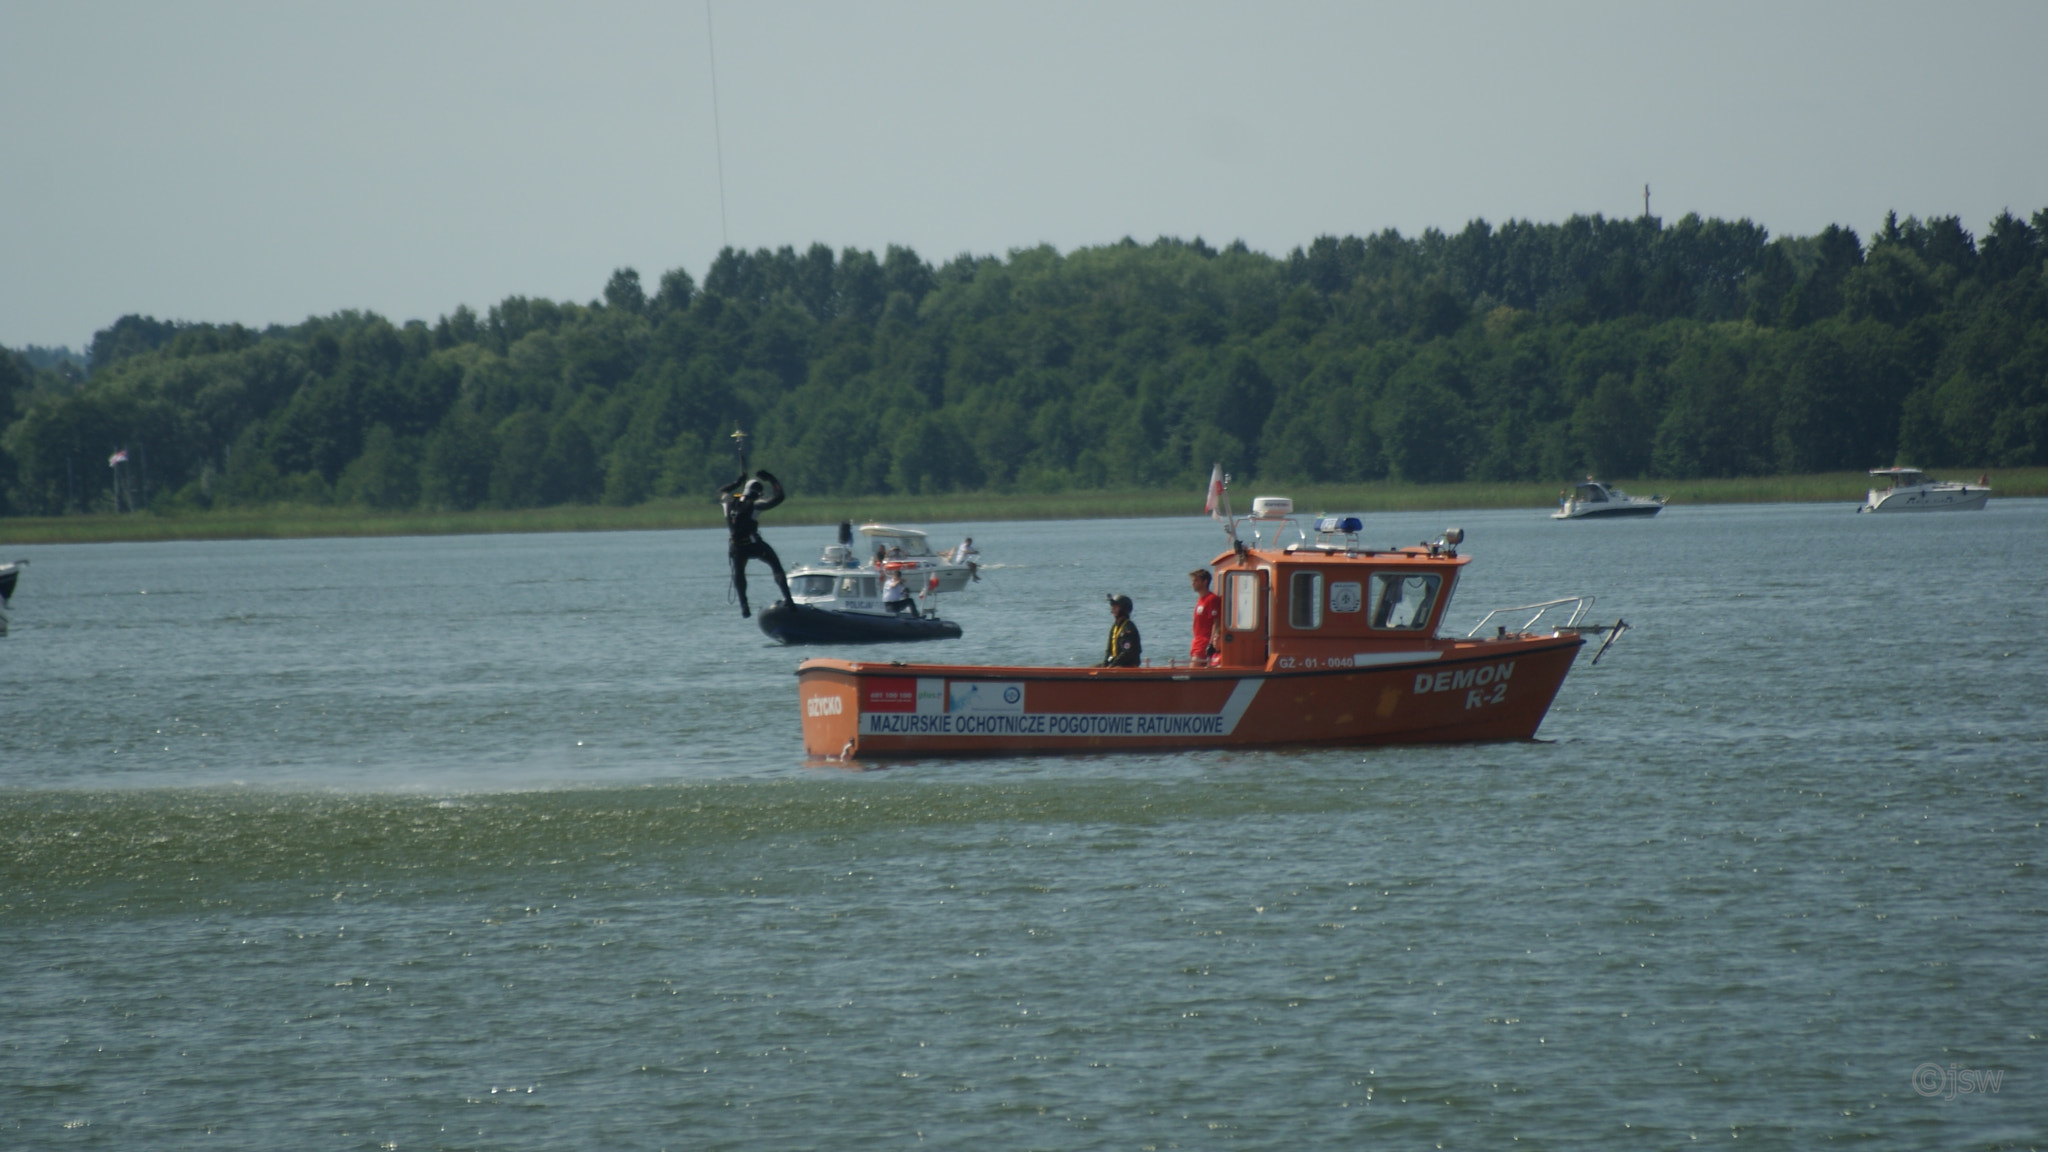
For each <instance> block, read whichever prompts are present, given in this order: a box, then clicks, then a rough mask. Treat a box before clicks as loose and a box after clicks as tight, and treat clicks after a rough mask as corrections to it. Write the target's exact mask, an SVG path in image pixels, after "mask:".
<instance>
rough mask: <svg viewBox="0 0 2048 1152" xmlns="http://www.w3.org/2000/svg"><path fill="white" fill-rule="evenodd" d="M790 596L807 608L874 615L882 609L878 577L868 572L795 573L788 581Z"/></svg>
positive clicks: (865, 570)
mask: <svg viewBox="0 0 2048 1152" xmlns="http://www.w3.org/2000/svg"><path fill="white" fill-rule="evenodd" d="M789 591H790V596H791V598H792V599H794V600H795V601H796V602H797V603H799V604H802V605H805V606H807V607H811V608H836V609H839V610H841V611H848V612H877V611H880V610H881V608H882V574H881V573H879V572H877V571H875V570H874V569H872V568H867V569H860V570H855V571H850V572H799V573H797V574H796V575H794V576H791V577H790V578H789Z"/></svg>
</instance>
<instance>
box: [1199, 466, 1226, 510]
mask: <svg viewBox="0 0 2048 1152" xmlns="http://www.w3.org/2000/svg"><path fill="white" fill-rule="evenodd" d="M1222 505H1223V465H1222V464H1221V463H1218V464H1217V465H1216V466H1215V467H1214V468H1211V469H1210V470H1209V499H1208V500H1207V501H1205V502H1204V503H1203V504H1202V511H1204V512H1207V513H1208V514H1209V517H1210V518H1211V519H1213V520H1221V519H1223V514H1222V513H1221V512H1220V511H1218V509H1219V508H1221V507H1222Z"/></svg>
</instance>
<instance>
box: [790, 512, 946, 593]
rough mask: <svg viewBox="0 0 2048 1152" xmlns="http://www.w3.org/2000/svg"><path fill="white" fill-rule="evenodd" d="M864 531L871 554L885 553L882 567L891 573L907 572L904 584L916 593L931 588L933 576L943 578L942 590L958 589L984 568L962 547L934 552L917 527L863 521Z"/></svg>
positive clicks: (829, 555)
mask: <svg viewBox="0 0 2048 1152" xmlns="http://www.w3.org/2000/svg"><path fill="white" fill-rule="evenodd" d="M859 531H860V534H861V535H862V536H865V537H867V539H868V544H867V548H868V555H870V556H871V555H873V554H874V552H875V550H876V549H880V550H881V551H882V553H883V557H882V561H881V563H882V566H883V567H884V568H886V569H888V570H889V571H891V572H901V573H903V581H904V583H906V584H908V585H910V588H911V590H912V591H914V592H920V591H923V590H925V589H926V588H929V587H931V579H932V577H933V576H937V577H938V578H939V583H938V587H937V588H936V589H935V590H936V591H939V592H958V591H960V590H962V589H964V588H966V587H967V585H968V584H969V583H970V582H971V581H974V580H977V579H979V577H978V576H976V575H975V569H976V568H978V567H980V565H979V564H977V563H976V562H975V560H974V557H975V556H977V555H979V553H978V552H974V551H972V550H970V549H967V548H966V545H965V544H964V543H963V544H962V546H961V547H959V548H955V549H954V550H953V551H951V552H933V551H932V549H931V544H930V538H929V537H928V536H926V535H925V533H923V532H922V531H919V530H918V529H916V528H898V527H895V526H893V525H889V524H863V525H861V526H860V529H859ZM825 551H826V561H827V562H828V563H830V562H831V560H832V550H831V549H830V548H827V549H826V550H825ZM867 558H868V557H867V556H854V557H852V559H853V560H854V561H856V562H862V561H865V560H867Z"/></svg>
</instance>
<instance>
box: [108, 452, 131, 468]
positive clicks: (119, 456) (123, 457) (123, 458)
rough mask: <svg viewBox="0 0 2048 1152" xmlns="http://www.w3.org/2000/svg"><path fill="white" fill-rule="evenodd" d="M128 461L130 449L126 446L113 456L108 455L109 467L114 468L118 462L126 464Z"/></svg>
mask: <svg viewBox="0 0 2048 1152" xmlns="http://www.w3.org/2000/svg"><path fill="white" fill-rule="evenodd" d="M127 462H128V450H127V449H126V448H123V449H121V450H120V451H119V452H116V453H114V454H113V455H112V456H109V457H107V467H109V468H112V467H113V466H114V465H116V464H126V463H127Z"/></svg>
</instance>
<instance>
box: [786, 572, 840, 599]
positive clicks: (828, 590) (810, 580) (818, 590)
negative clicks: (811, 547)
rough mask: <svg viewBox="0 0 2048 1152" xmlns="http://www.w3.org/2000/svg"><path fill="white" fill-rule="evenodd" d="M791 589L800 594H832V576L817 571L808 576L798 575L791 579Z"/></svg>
mask: <svg viewBox="0 0 2048 1152" xmlns="http://www.w3.org/2000/svg"><path fill="white" fill-rule="evenodd" d="M789 590H790V592H792V593H794V594H795V595H798V596H830V595H831V594H832V577H830V576H822V575H818V574H816V573H812V574H811V575H808V576H797V577H795V578H793V579H791V580H790V582H789Z"/></svg>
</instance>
